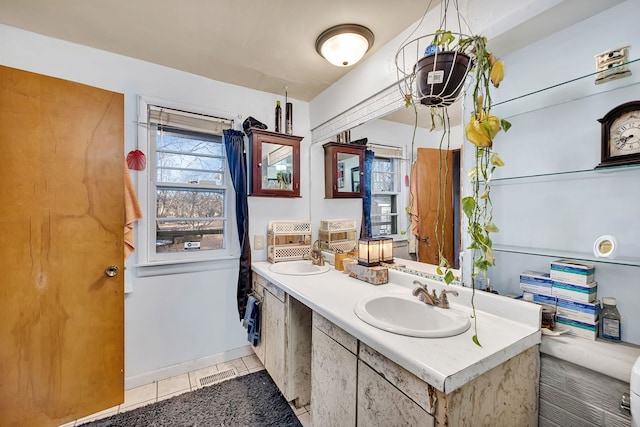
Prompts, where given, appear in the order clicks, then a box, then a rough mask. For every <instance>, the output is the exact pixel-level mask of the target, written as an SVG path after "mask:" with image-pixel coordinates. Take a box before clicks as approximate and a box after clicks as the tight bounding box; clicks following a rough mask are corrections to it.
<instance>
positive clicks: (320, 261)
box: [302, 240, 324, 267]
mask: <svg viewBox="0 0 640 427" xmlns="http://www.w3.org/2000/svg"><path fill="white" fill-rule="evenodd" d="M319 244H320V241H319V240H316V241H315V242H313V247H312V249H311V252H309V253H308V254H306V255H304V256H303V257H302V258H303V259H308V260H311V263H312V264H313V265H319V266H321V267H322V266H324V255H323V254H322V250H321V249H320V246H319Z"/></svg>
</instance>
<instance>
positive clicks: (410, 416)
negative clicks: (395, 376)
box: [357, 361, 435, 427]
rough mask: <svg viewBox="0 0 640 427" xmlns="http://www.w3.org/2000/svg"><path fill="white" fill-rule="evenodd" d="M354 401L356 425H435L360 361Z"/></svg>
mask: <svg viewBox="0 0 640 427" xmlns="http://www.w3.org/2000/svg"><path fill="white" fill-rule="evenodd" d="M425 388H426V386H425ZM357 402H358V410H357V419H358V426H362V427H371V426H386V427H395V426H397V427H405V426H434V425H435V422H434V419H433V417H432V416H431V415H430V414H429V413H427V412H426V411H425V410H424V409H422V408H421V407H420V406H419V405H418V404H417V403H415V402H414V401H413V400H411V399H410V398H409V397H407V396H406V395H405V394H404V393H402V392H401V391H400V390H398V388H396V387H395V386H394V385H392V384H391V383H390V382H388V381H387V380H385V379H384V378H383V377H382V376H381V375H380V374H378V373H377V372H376V371H374V370H373V369H371V368H370V367H369V366H368V365H367V364H366V363H364V362H362V361H358V400H357Z"/></svg>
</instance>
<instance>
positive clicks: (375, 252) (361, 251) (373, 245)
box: [358, 237, 380, 267]
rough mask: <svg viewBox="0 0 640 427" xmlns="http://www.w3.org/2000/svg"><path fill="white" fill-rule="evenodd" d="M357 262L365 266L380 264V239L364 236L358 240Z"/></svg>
mask: <svg viewBox="0 0 640 427" xmlns="http://www.w3.org/2000/svg"><path fill="white" fill-rule="evenodd" d="M358 264H360V265H364V266H366V267H374V266H378V265H380V240H379V239H372V238H369V237H364V238H361V239H360V240H358Z"/></svg>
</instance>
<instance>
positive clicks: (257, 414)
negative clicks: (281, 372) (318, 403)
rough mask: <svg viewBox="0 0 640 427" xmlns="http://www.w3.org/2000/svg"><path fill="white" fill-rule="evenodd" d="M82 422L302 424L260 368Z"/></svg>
mask: <svg viewBox="0 0 640 427" xmlns="http://www.w3.org/2000/svg"><path fill="white" fill-rule="evenodd" d="M82 425H83V426H91V427H164V426H171V427H183V426H190V427H196V426H197V427H205V426H206V427H209V426H217V427H236V426H238V427H239V426H243V427H244V426H278V427H284V426H291V427H294V426H295V427H298V426H301V425H302V424H300V422H299V421H298V418H297V417H296V415H295V414H294V413H293V410H292V409H291V407H290V406H289V404H288V403H287V402H286V401H285V399H284V397H283V396H282V394H281V393H280V390H278V387H277V386H276V385H275V383H274V382H273V380H272V379H271V377H269V374H268V373H267V371H265V370H262V371H258V372H255V373H253V374H248V375H244V376H241V377H238V378H233V379H230V380H227V381H224V382H221V383H219V384H214V385H211V386H209V387H204V388H201V389H198V390H196V391H192V392H188V393H185V394H181V395H179V396H175V397H172V398H171V399H167V400H163V401H160V402H156V403H152V404H150V405H147V406H143V407H141V408H136V409H133V410H131V411H128V412H123V413H121V414H117V415H112V416H111V417H108V418H103V419H101V420H97V421H93V422H90V423H86V424H82Z"/></svg>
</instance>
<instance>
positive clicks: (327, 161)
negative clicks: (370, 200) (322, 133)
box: [322, 142, 367, 199]
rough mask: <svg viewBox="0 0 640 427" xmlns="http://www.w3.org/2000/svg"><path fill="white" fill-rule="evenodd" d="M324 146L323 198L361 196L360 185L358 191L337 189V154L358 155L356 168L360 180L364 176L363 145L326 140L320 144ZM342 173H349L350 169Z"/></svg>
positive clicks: (361, 188)
mask: <svg viewBox="0 0 640 427" xmlns="http://www.w3.org/2000/svg"><path fill="white" fill-rule="evenodd" d="M322 148H324V197H325V199H353V198H362V197H363V195H364V187H363V186H362V185H361V186H360V189H359V191H339V190H338V178H339V171H338V155H339V154H340V153H343V154H351V155H353V156H358V168H359V174H360V181H362V176H364V152H365V150H366V149H367V147H366V146H364V145H355V144H342V143H339V142H328V143H326V144H323V145H322ZM342 173H343V174H346V173H349V174H351V170H350V169H349V170H343V171H342Z"/></svg>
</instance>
